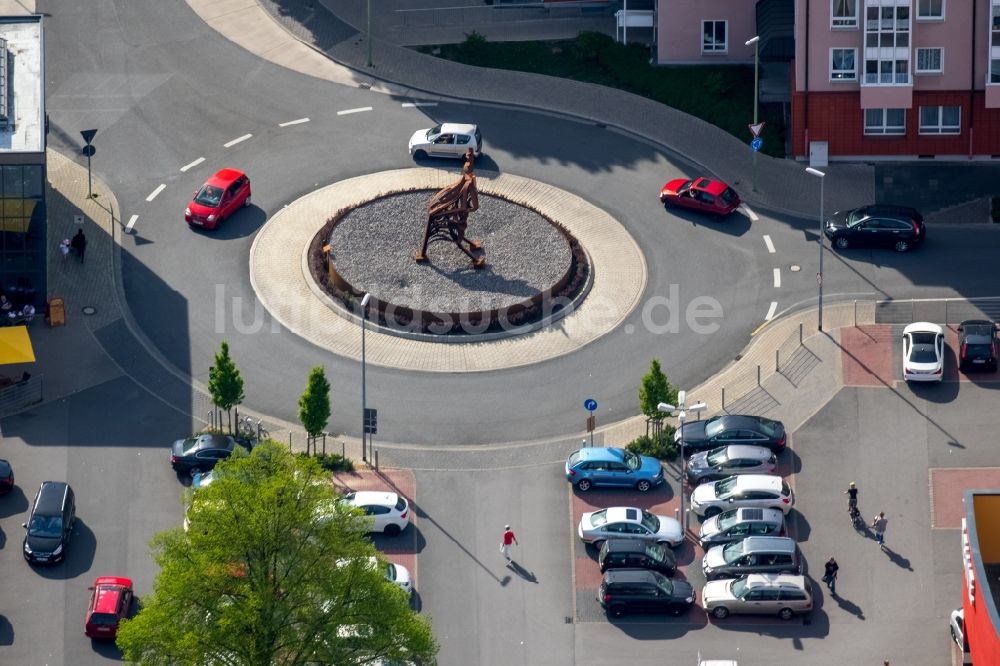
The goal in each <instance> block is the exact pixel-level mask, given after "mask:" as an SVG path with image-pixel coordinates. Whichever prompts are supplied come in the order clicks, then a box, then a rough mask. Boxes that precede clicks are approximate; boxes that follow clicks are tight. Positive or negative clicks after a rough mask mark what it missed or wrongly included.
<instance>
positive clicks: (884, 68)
mask: <svg viewBox="0 0 1000 666" xmlns="http://www.w3.org/2000/svg"><path fill="white" fill-rule="evenodd" d="M897 3H906V4H897ZM864 82H865V84H866V85H882V86H892V85H908V84H909V83H910V7H909V0H868V6H867V7H865V78H864Z"/></svg>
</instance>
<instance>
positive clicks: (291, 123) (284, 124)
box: [278, 118, 309, 127]
mask: <svg viewBox="0 0 1000 666" xmlns="http://www.w3.org/2000/svg"><path fill="white" fill-rule="evenodd" d="M307 122H309V119H308V118H299V119H298V120H289V121H288V122H287V123H278V127H288V126H289V125H301V124H302V123H307Z"/></svg>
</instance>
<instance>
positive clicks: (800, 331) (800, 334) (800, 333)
mask: <svg viewBox="0 0 1000 666" xmlns="http://www.w3.org/2000/svg"><path fill="white" fill-rule="evenodd" d="M857 318H858V316H857V315H854V319H855V321H856V320H857ZM801 346H802V322H801V321H800V322H799V347H801Z"/></svg>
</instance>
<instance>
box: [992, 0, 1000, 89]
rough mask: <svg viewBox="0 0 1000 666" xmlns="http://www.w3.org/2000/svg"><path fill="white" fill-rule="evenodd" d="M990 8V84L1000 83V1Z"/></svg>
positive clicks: (997, 0)
mask: <svg viewBox="0 0 1000 666" xmlns="http://www.w3.org/2000/svg"><path fill="white" fill-rule="evenodd" d="M990 6H991V7H992V12H991V18H990V83H1000V0H993V2H992V3H991V5H990Z"/></svg>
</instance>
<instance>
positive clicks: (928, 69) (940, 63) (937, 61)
mask: <svg viewBox="0 0 1000 666" xmlns="http://www.w3.org/2000/svg"><path fill="white" fill-rule="evenodd" d="M943 71H944V49H942V48H938V47H935V48H919V49H917V74H940V73H941V72H943Z"/></svg>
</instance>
